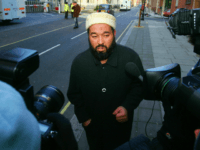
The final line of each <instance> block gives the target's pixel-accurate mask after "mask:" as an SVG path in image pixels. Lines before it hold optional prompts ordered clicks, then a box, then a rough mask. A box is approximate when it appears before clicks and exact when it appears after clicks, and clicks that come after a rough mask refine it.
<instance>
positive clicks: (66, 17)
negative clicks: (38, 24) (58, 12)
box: [64, 2, 69, 19]
mask: <svg viewBox="0 0 200 150" xmlns="http://www.w3.org/2000/svg"><path fill="white" fill-rule="evenodd" d="M64 9H65V19H68V12H69V5H68V2H65V8H64Z"/></svg>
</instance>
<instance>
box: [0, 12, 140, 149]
mask: <svg viewBox="0 0 200 150" xmlns="http://www.w3.org/2000/svg"><path fill="white" fill-rule="evenodd" d="M138 10H139V8H132V9H131V11H122V12H115V17H116V19H117V22H116V26H117V27H116V31H117V34H116V41H117V43H120V42H121V40H122V38H123V37H124V35H125V34H126V32H127V31H128V28H129V27H130V25H131V24H132V23H133V22H134V21H135V20H136V19H137V18H138V17H137V15H136V14H137V12H138ZM87 15H88V14H82V15H80V17H79V20H78V21H79V28H78V29H73V27H74V20H73V19H71V14H69V19H68V20H66V19H64V14H50V13H48V14H45V13H35V14H29V13H27V17H26V18H23V19H21V20H16V21H13V22H10V23H9V24H6V25H5V24H3V23H1V22H0V51H1V52H3V51H7V50H11V49H14V48H16V47H21V48H27V49H33V50H37V51H38V53H39V55H40V67H39V69H38V70H37V71H35V72H34V73H33V74H32V75H31V76H30V83H31V84H32V85H33V86H34V93H36V92H37V91H38V90H39V89H40V88H42V87H43V86H45V85H54V86H56V87H57V88H59V89H60V90H61V91H62V92H63V94H64V96H65V104H64V106H63V108H62V109H61V110H62V113H64V115H65V116H66V117H67V118H68V119H69V120H71V121H72V125H73V126H80V125H78V124H77V120H76V118H75V117H74V110H73V106H72V105H70V103H68V99H67V97H66V92H67V89H68V84H69V74H70V67H71V64H72V61H73V59H74V58H75V56H77V55H78V54H79V53H81V52H83V51H85V50H86V49H87V48H88V47H89V44H88V35H87V32H86V29H85V18H86V17H87ZM75 128H77V129H76V130H77V134H76V138H77V140H78V141H79V140H80V141H85V140H86V139H85V137H84V136H81V134H82V130H83V129H80V128H82V127H80V128H79V127H75ZM75 132H76V131H75ZM81 138H83V139H81ZM82 143H84V144H85V143H86V144H87V142H86V141H85V142H81V143H80V144H79V147H85V145H81V144H82Z"/></svg>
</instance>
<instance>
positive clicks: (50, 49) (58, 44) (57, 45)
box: [39, 44, 60, 56]
mask: <svg viewBox="0 0 200 150" xmlns="http://www.w3.org/2000/svg"><path fill="white" fill-rule="evenodd" d="M58 46H60V44H58V45H56V46H54V47H52V48H50V49H48V50H46V51H44V52H42V53H40V54H39V56H41V55H42V54H44V53H46V52H48V51H50V50H52V49H54V48H56V47H58Z"/></svg>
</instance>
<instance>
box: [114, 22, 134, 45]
mask: <svg viewBox="0 0 200 150" xmlns="http://www.w3.org/2000/svg"><path fill="white" fill-rule="evenodd" d="M133 21H134V20H132V21H131V22H130V23H129V24H128V26H127V27H126V29H125V30H124V31H123V32H122V34H121V35H120V36H119V37H118V39H117V40H116V42H117V41H118V40H119V39H120V37H121V36H122V35H123V34H124V32H125V31H126V30H127V29H128V27H129V26H130V25H131V23H132V22H133Z"/></svg>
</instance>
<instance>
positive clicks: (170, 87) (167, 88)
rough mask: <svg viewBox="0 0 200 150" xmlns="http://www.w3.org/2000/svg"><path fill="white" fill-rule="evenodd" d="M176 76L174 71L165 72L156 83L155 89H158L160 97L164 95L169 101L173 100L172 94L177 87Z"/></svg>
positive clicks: (177, 80)
mask: <svg viewBox="0 0 200 150" xmlns="http://www.w3.org/2000/svg"><path fill="white" fill-rule="evenodd" d="M179 80H180V78H178V77H177V76H176V75H175V74H174V73H172V72H171V73H167V74H166V75H165V76H164V77H163V78H162V80H161V81H160V82H159V83H158V86H157V89H159V94H160V97H161V98H162V99H163V98H164V97H165V98H167V99H168V100H170V101H173V95H174V92H175V90H176V89H177V88H178V82H179Z"/></svg>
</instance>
